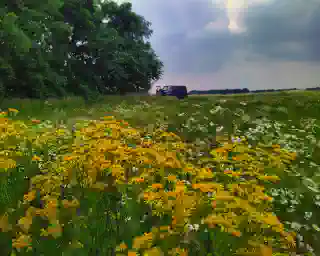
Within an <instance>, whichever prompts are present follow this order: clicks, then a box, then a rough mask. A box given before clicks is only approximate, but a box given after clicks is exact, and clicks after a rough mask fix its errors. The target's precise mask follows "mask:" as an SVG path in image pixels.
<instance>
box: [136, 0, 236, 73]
mask: <svg viewBox="0 0 320 256" xmlns="http://www.w3.org/2000/svg"><path fill="white" fill-rule="evenodd" d="M135 1H136V4H135ZM135 1H133V7H135V8H134V9H135V10H136V11H137V12H138V13H141V14H142V15H143V16H144V17H145V18H146V19H147V20H149V21H151V23H152V29H153V30H154V36H153V37H152V39H151V43H152V46H153V48H154V49H155V51H156V52H157V54H158V55H159V56H160V58H161V60H162V61H163V62H164V65H165V71H166V72H177V73H205V72H215V71H217V70H219V69H220V68H221V67H222V66H223V65H224V63H225V62H226V60H228V58H229V56H230V55H231V53H232V52H233V49H234V39H233V38H232V35H231V34H230V33H229V32H228V30H227V28H225V31H206V30H204V28H205V26H206V25H207V24H208V23H210V22H214V21H216V20H218V19H220V20H221V19H226V14H225V12H224V11H223V10H221V9H219V8H216V7H215V6H214V5H213V4H212V0H176V1H172V0H162V1H159V0H148V1H146V2H143V4H140V5H139V2H138V1H140V3H141V2H142V1H141V0H135Z"/></svg>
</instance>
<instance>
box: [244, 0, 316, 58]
mask: <svg viewBox="0 0 320 256" xmlns="http://www.w3.org/2000/svg"><path fill="white" fill-rule="evenodd" d="M244 24H245V27H246V28H247V33H246V34H245V36H244V38H245V42H246V44H245V46H246V48H247V49H248V50H249V51H252V52H254V53H258V54H261V55H263V56H265V57H267V58H269V59H277V60H285V61H287V60H289V61H320V50H319V45H320V26H319V24H320V1H313V0H310V1H304V0H281V1H272V2H271V3H268V4H263V5H256V6H252V7H250V9H249V10H248V12H247V14H246V16H245V18H244Z"/></svg>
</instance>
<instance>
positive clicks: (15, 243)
mask: <svg viewBox="0 0 320 256" xmlns="http://www.w3.org/2000/svg"><path fill="white" fill-rule="evenodd" d="M31 241H32V240H31V237H30V236H28V235H23V234H21V235H20V236H19V237H18V238H16V239H13V240H12V247H13V248H16V249H21V248H25V247H28V248H31Z"/></svg>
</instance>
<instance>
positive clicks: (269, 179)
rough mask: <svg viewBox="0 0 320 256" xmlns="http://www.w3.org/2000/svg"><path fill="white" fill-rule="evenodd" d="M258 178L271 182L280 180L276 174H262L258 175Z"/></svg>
mask: <svg viewBox="0 0 320 256" xmlns="http://www.w3.org/2000/svg"><path fill="white" fill-rule="evenodd" d="M258 179H260V180H263V181H271V182H277V181H279V180H280V178H279V177H278V176H276V175H270V176H268V175H264V176H258Z"/></svg>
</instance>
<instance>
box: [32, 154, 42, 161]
mask: <svg viewBox="0 0 320 256" xmlns="http://www.w3.org/2000/svg"><path fill="white" fill-rule="evenodd" d="M40 160H41V158H40V157H39V156H37V155H34V156H33V157H32V161H40Z"/></svg>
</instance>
